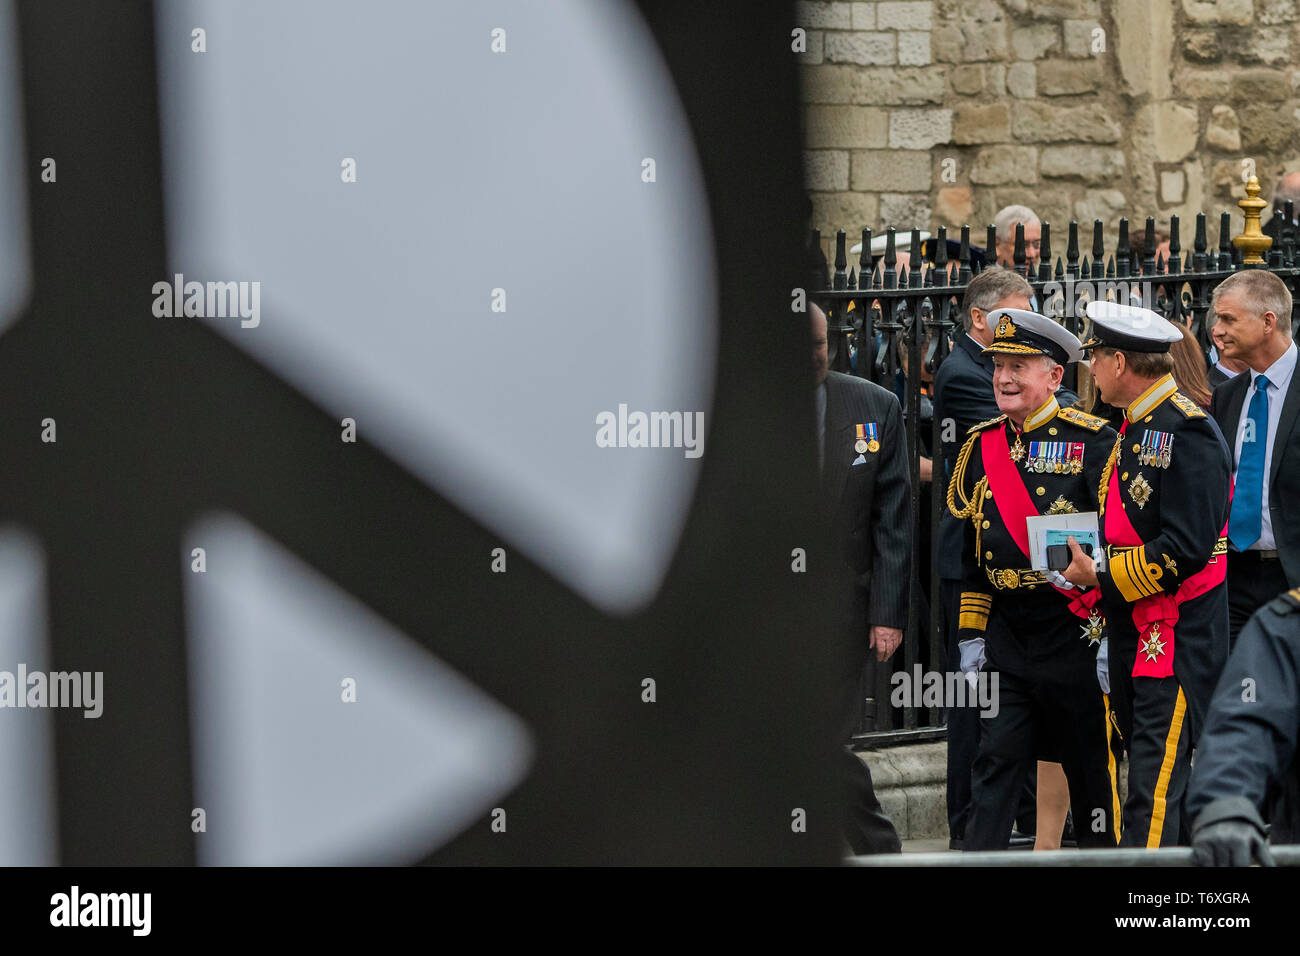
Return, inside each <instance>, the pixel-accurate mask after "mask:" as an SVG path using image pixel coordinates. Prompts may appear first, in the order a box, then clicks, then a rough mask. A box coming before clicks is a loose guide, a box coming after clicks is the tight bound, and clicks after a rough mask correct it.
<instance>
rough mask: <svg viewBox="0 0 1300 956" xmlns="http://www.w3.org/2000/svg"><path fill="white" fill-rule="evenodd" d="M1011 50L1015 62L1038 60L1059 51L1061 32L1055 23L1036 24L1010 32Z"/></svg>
mask: <svg viewBox="0 0 1300 956" xmlns="http://www.w3.org/2000/svg"><path fill="white" fill-rule="evenodd" d="M1011 50H1012V52H1013V53H1014V54H1015V56H1016V59H1017V60H1039V59H1042V58H1043V57H1045V56H1047V55H1048V54H1049V53H1059V52H1060V51H1061V31H1060V29H1059V28H1058V27H1057V25H1056V24H1055V23H1036V24H1034V25H1033V26H1032V27H1020V28H1019V29H1017V30H1012V31H1011Z"/></svg>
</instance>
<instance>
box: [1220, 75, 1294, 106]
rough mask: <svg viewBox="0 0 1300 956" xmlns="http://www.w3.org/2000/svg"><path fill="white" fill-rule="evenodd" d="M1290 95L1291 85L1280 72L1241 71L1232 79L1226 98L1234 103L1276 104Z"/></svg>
mask: <svg viewBox="0 0 1300 956" xmlns="http://www.w3.org/2000/svg"><path fill="white" fill-rule="evenodd" d="M1290 95H1291V83H1290V80H1289V78H1288V77H1287V75H1286V74H1285V73H1283V72H1282V71H1280V70H1243V71H1242V72H1240V73H1238V74H1237V75H1236V76H1234V77H1232V80H1231V84H1230V86H1229V88H1228V98H1229V99H1231V100H1233V101H1234V102H1236V103H1240V104H1243V105H1245V104H1250V103H1258V102H1274V103H1275V102H1278V101H1279V100H1285V99H1287V98H1288V97H1290Z"/></svg>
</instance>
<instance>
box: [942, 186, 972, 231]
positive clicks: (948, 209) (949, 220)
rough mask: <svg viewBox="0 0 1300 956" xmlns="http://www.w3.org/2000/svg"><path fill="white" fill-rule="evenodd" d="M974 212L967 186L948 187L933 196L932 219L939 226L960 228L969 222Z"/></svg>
mask: <svg viewBox="0 0 1300 956" xmlns="http://www.w3.org/2000/svg"><path fill="white" fill-rule="evenodd" d="M974 211H975V207H974V205H973V203H972V202H971V191H970V187H969V186H948V187H945V188H944V189H940V190H939V192H938V194H937V195H936V196H935V199H934V217H935V220H936V221H937V222H938V223H939V224H940V225H944V226H951V227H954V228H960V227H961V226H964V225H966V224H968V223H969V222H970V220H971V216H972V214H973V213H974Z"/></svg>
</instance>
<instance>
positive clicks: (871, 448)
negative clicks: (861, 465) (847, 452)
mask: <svg viewBox="0 0 1300 956" xmlns="http://www.w3.org/2000/svg"><path fill="white" fill-rule="evenodd" d="M877 427H878V426H877V425H876V423H875V422H867V423H865V424H862V425H854V426H853V428H854V431H855V432H856V433H857V439H858V440H857V441H856V442H854V443H853V450H854V451H856V452H857V453H858V454H859V455H861V454H864V453H866V452H871V453H872V454H873V455H874V454H875V453H876V452H878V451H880V435H879V432H878V431H877Z"/></svg>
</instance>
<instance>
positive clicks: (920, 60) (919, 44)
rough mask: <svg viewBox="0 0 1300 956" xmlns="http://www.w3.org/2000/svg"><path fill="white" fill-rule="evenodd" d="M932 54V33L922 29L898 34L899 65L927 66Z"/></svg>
mask: <svg viewBox="0 0 1300 956" xmlns="http://www.w3.org/2000/svg"><path fill="white" fill-rule="evenodd" d="M931 59H932V57H931V54H930V34H929V33H928V32H922V31H919V30H918V31H908V32H903V33H900V34H899V35H898V63H899V66H927V65H929V63H930V61H931Z"/></svg>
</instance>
